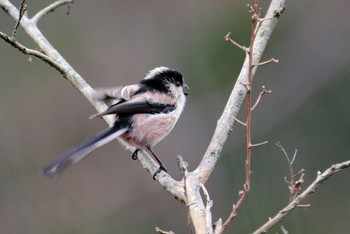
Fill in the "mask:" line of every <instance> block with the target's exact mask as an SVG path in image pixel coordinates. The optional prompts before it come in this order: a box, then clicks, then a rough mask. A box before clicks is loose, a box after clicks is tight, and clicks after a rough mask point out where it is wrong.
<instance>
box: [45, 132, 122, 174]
mask: <svg viewBox="0 0 350 234" xmlns="http://www.w3.org/2000/svg"><path fill="white" fill-rule="evenodd" d="M126 131H127V129H126V128H123V129H119V128H116V127H111V128H107V129H105V130H103V131H101V132H99V133H97V134H96V135H94V136H93V137H91V138H89V139H87V140H85V141H83V142H82V143H80V144H79V145H77V146H76V147H74V148H72V149H70V150H68V151H67V152H65V153H63V154H62V155H61V156H59V157H58V158H57V159H56V160H55V161H53V162H51V163H50V164H48V165H47V166H46V167H44V168H43V174H44V175H46V176H54V175H56V174H57V173H60V172H62V171H63V170H64V169H66V168H67V167H68V166H70V165H72V164H74V163H77V162H79V161H80V160H81V159H83V158H84V157H85V156H86V155H88V154H89V153H90V152H91V151H93V150H95V149H97V148H99V147H101V146H103V145H105V144H107V143H109V142H111V141H112V140H114V139H116V138H117V137H119V136H120V135H122V134H123V133H125V132H126Z"/></svg>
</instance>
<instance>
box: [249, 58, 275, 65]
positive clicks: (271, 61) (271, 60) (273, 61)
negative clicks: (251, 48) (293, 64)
mask: <svg viewBox="0 0 350 234" xmlns="http://www.w3.org/2000/svg"><path fill="white" fill-rule="evenodd" d="M278 62H279V60H278V59H274V58H272V59H269V60H267V61H264V62H261V63H256V64H253V65H254V66H256V67H258V66H263V65H267V64H270V63H278Z"/></svg>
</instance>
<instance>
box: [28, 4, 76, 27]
mask: <svg viewBox="0 0 350 234" xmlns="http://www.w3.org/2000/svg"><path fill="white" fill-rule="evenodd" d="M73 3H74V0H58V1H56V2H54V3H52V4H50V5H48V6H47V7H45V8H44V9H42V10H41V11H39V12H38V13H36V14H35V15H34V16H33V18H32V20H33V22H34V23H38V21H39V20H40V19H41V18H42V17H43V16H44V15H47V14H49V13H50V12H53V11H54V10H56V8H58V7H60V6H63V5H67V6H68V10H67V13H66V14H67V15H68V14H69V12H70V6H71V4H73Z"/></svg>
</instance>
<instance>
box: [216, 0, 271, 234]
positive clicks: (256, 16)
mask: <svg viewBox="0 0 350 234" xmlns="http://www.w3.org/2000/svg"><path fill="white" fill-rule="evenodd" d="M248 8H249V12H250V13H252V28H251V33H250V42H249V48H248V49H246V48H245V47H242V46H241V45H239V44H238V43H236V42H235V41H234V40H232V39H231V38H230V34H228V35H226V37H225V40H226V41H229V42H231V43H232V44H234V45H235V46H237V47H239V48H241V49H242V50H244V51H245V52H246V56H248V77H247V82H245V83H244V84H243V85H244V87H245V89H246V92H247V96H246V105H247V116H246V121H245V122H244V123H243V122H242V121H238V119H236V118H234V119H235V120H236V121H237V122H239V123H241V124H242V125H243V126H245V128H246V160H245V168H246V178H245V183H244V185H243V190H242V191H240V192H239V198H238V201H237V202H236V204H235V205H233V206H232V211H231V213H230V214H229V216H228V218H227V219H226V221H225V222H224V224H223V225H222V230H221V232H220V233H223V231H224V230H225V229H226V228H227V226H228V225H229V224H230V223H231V221H232V220H233V219H234V218H235V217H236V216H237V212H238V209H239V208H240V207H241V205H242V204H243V202H244V200H245V199H246V198H247V196H248V194H249V191H250V180H251V179H250V177H251V157H252V148H253V147H258V146H262V145H264V144H266V143H268V142H267V141H264V142H261V143H258V144H252V140H251V123H252V110H253V109H254V108H255V107H256V106H257V105H258V103H259V102H260V99H261V97H262V95H264V94H266V93H270V92H271V91H268V90H266V89H265V88H264V87H263V91H262V92H261V93H260V95H259V97H258V100H257V101H256V102H255V104H254V105H252V87H253V76H254V68H256V67H257V66H260V65H265V64H269V63H272V62H275V60H272V59H271V60H269V61H266V62H262V63H254V59H253V51H254V42H255V39H256V35H257V32H258V30H259V29H260V26H261V23H262V22H263V21H264V20H263V19H260V12H261V8H260V7H259V1H258V0H256V1H255V3H254V5H253V6H251V5H248Z"/></svg>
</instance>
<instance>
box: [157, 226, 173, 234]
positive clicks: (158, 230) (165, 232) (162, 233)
mask: <svg viewBox="0 0 350 234" xmlns="http://www.w3.org/2000/svg"><path fill="white" fill-rule="evenodd" d="M154 229H155V231H156V232H158V233H161V234H175V232H173V231H164V230H162V229H160V228H159V227H155V228H154Z"/></svg>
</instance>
